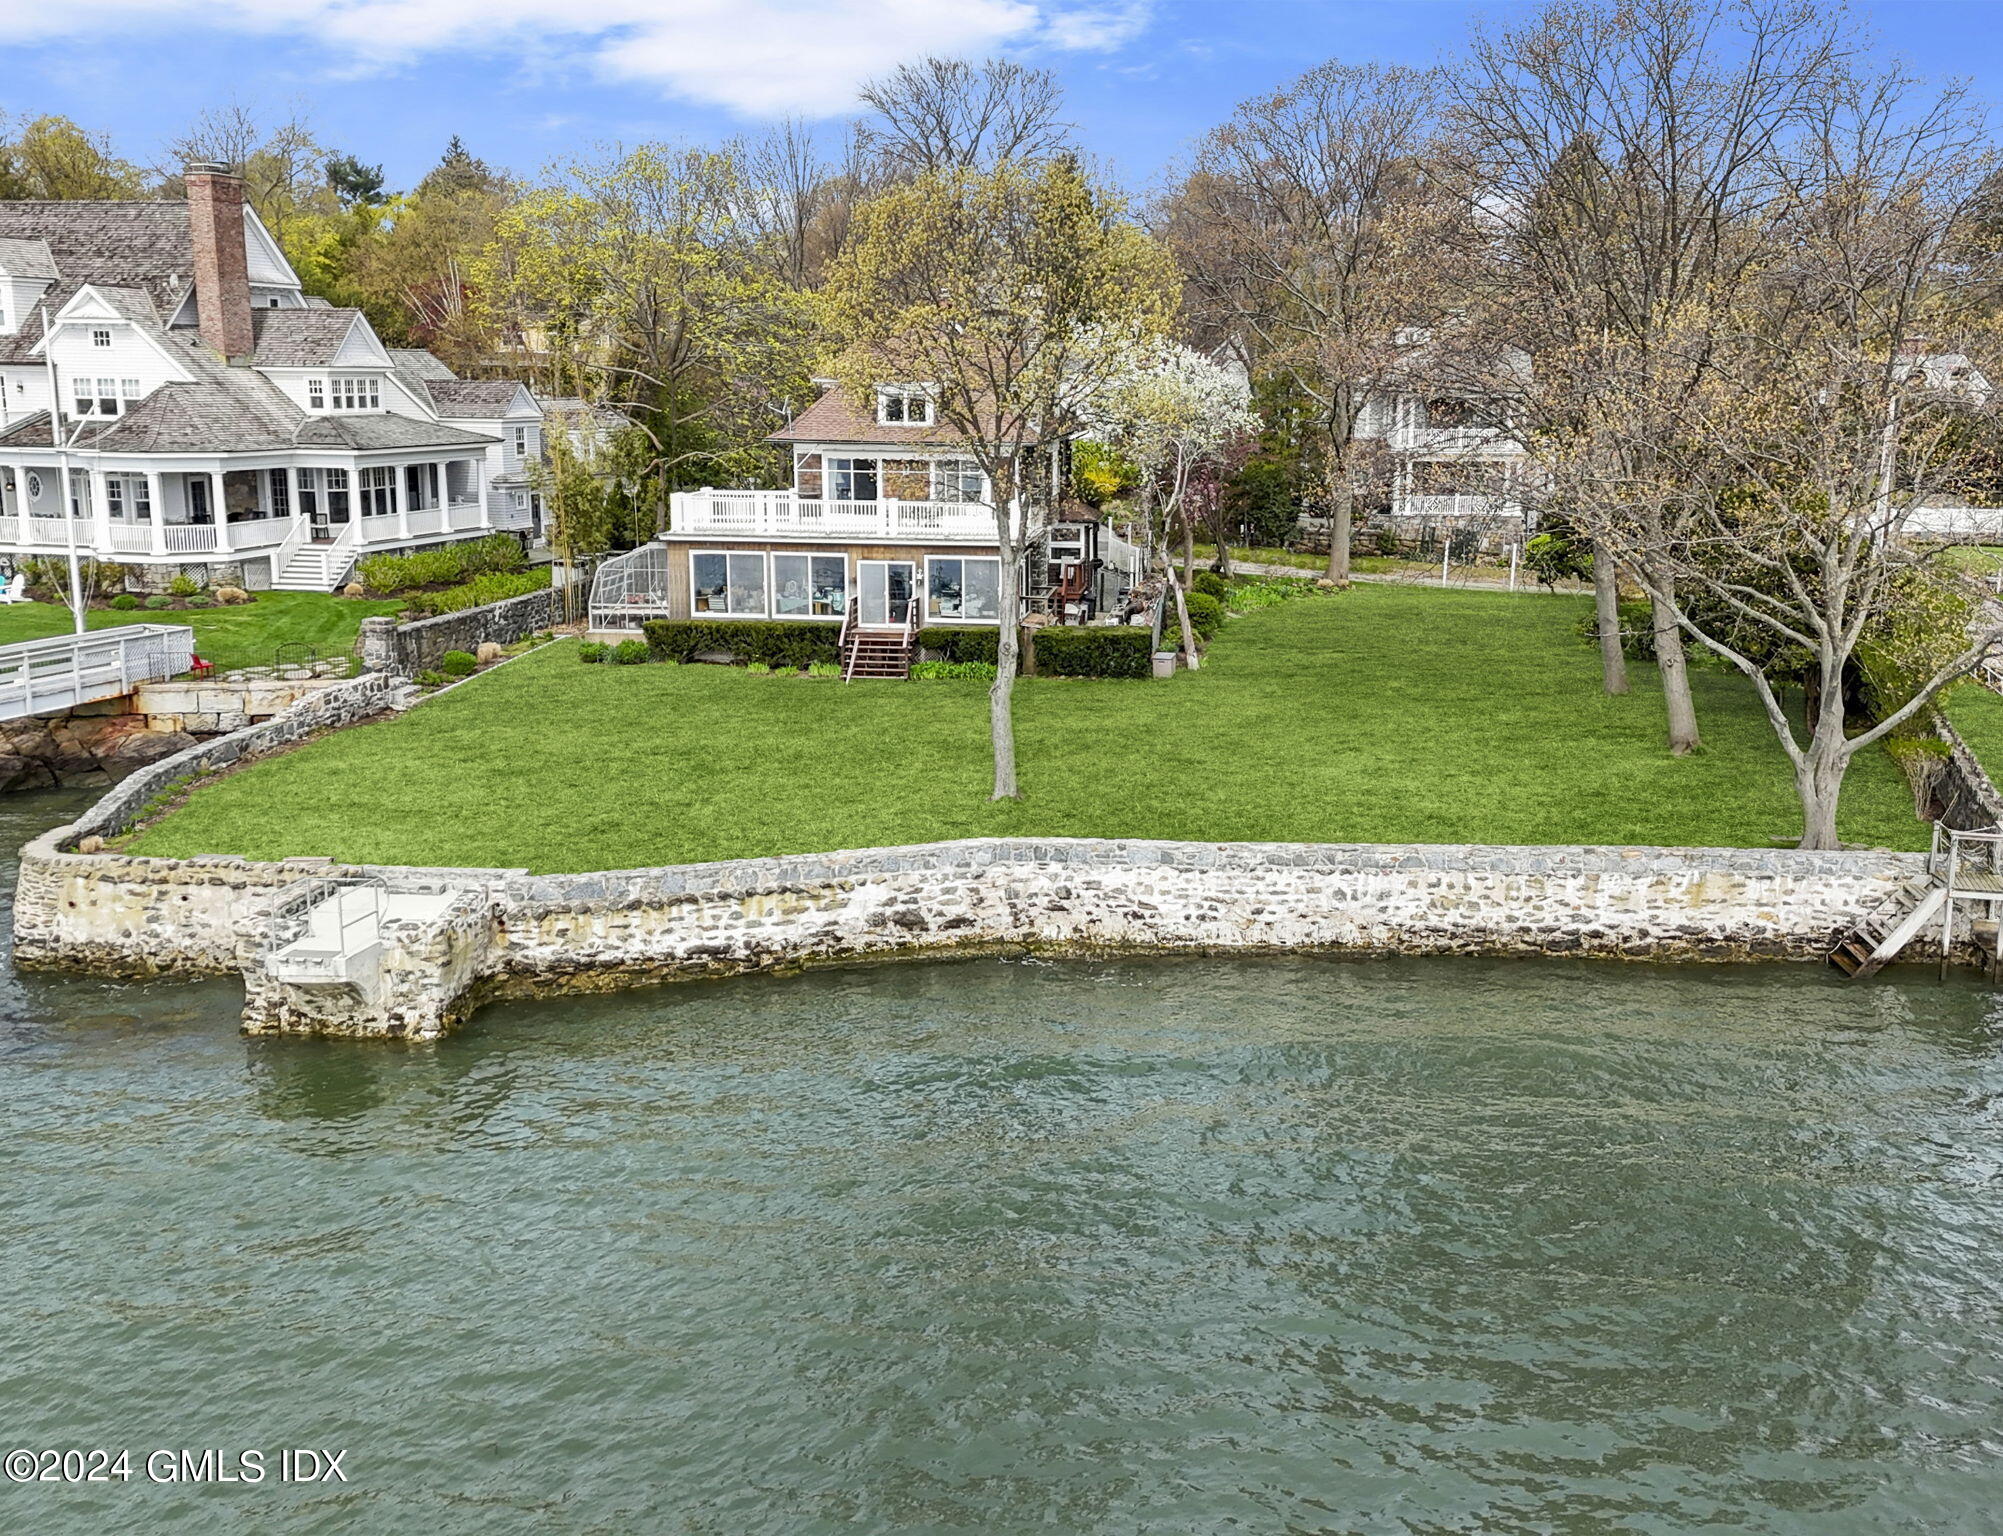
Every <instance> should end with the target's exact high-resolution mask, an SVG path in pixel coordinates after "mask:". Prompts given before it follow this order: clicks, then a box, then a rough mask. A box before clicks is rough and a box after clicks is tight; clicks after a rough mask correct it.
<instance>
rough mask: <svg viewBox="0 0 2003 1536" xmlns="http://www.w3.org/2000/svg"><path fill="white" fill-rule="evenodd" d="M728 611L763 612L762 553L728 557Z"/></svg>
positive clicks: (763, 567)
mask: <svg viewBox="0 0 2003 1536" xmlns="http://www.w3.org/2000/svg"><path fill="white" fill-rule="evenodd" d="M729 596H730V611H731V612H732V613H748V614H763V613H764V612H765V557H764V556H763V555H732V556H731V557H730V594H729Z"/></svg>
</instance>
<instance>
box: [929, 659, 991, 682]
mask: <svg viewBox="0 0 2003 1536" xmlns="http://www.w3.org/2000/svg"><path fill="white" fill-rule="evenodd" d="M911 675H912V676H913V677H916V678H951V679H965V680H967V681H970V682H973V681H978V682H984V683H991V682H993V681H994V680H995V664H994V663H993V662H991V661H917V662H913V663H912V664H911Z"/></svg>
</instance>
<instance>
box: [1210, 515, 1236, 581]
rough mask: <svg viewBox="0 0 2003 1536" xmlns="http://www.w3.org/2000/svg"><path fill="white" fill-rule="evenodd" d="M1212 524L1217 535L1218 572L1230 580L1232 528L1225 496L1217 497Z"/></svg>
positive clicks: (1211, 519)
mask: <svg viewBox="0 0 2003 1536" xmlns="http://www.w3.org/2000/svg"><path fill="white" fill-rule="evenodd" d="M1210 526H1211V528H1212V529H1213V530H1215V532H1216V537H1217V574H1218V575H1219V576H1222V577H1224V578H1225V579H1227V580H1229V579H1230V576H1231V529H1230V526H1229V523H1228V522H1227V520H1226V518H1225V516H1224V498H1223V497H1221V496H1220V497H1219V498H1218V499H1217V506H1216V509H1215V510H1214V511H1213V512H1212V513H1211V517H1210Z"/></svg>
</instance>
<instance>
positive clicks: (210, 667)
mask: <svg viewBox="0 0 2003 1536" xmlns="http://www.w3.org/2000/svg"><path fill="white" fill-rule="evenodd" d="M215 669H216V664H215V663H214V662H213V661H204V660H202V658H201V657H199V656H197V657H196V658H195V664H194V665H193V666H192V667H190V668H188V670H189V671H190V672H192V673H194V674H195V676H197V677H207V676H208V675H209V674H210V673H211V672H213V671H215Z"/></svg>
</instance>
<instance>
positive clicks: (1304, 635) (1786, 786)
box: [137, 587, 1924, 871]
mask: <svg viewBox="0 0 2003 1536" xmlns="http://www.w3.org/2000/svg"><path fill="white" fill-rule="evenodd" d="M1585 610H1586V603H1585V602H1584V601H1582V600H1576V599H1571V598H1557V597H1554V598H1548V599H1544V600H1541V601H1535V602H1531V601H1525V600H1522V599H1518V598H1511V597H1508V596H1502V595H1495V594H1487V593H1468V592H1451V591H1450V592H1440V591H1425V590H1413V589H1406V588H1400V587H1369V588H1356V589H1353V590H1351V591H1349V592H1347V593H1343V594H1341V595H1337V596H1319V597H1314V598H1309V599H1303V600H1300V601H1297V602H1293V603H1288V604H1284V605H1282V606H1279V607H1276V608H1270V609H1266V610H1262V611H1259V612H1256V613H1251V614H1247V615H1244V616H1242V617H1240V618H1237V619H1234V620H1233V621H1232V622H1231V623H1230V624H1229V625H1228V626H1227V627H1226V629H1225V630H1224V632H1223V634H1222V635H1221V636H1220V638H1219V639H1218V641H1217V643H1216V645H1215V646H1214V648H1213V649H1212V651H1211V654H1210V658H1209V661H1208V663H1207V664H1206V666H1205V667H1204V669H1203V670H1202V671H1201V672H1199V673H1196V674H1194V675H1190V674H1183V675H1180V676H1178V677H1177V678H1175V679H1174V680H1173V681H1172V682H1166V683H1156V682H1087V681H1066V680H1061V679H1025V680H1024V682H1023V684H1022V687H1021V688H1020V690H1019V691H1018V694H1017V698H1018V701H1019V707H1018V716H1019V740H1020V749H1021V757H1022V764H1023V771H1022V778H1023V786H1024V789H1025V790H1026V792H1027V796H1028V798H1027V799H1026V800H1024V801H1022V802H1020V803H1016V804H1008V805H991V804H989V803H988V801H987V799H986V793H987V784H988V755H987V738H986V720H985V707H984V706H985V690H984V688H983V686H982V685H981V684H979V683H962V682H923V683H917V682H914V683H856V684H848V685H844V684H843V683H841V682H840V681H839V680H833V679H804V678H790V677H754V676H751V675H749V674H747V673H745V672H744V671H742V670H740V669H737V668H727V667H708V666H682V667H675V666H665V665H650V666H637V667H607V666H584V665H580V664H579V663H578V661H577V660H576V653H575V650H574V648H573V647H572V646H571V645H569V644H568V643H564V644H559V645H555V646H551V647H548V648H546V649H544V650H542V651H539V652H536V653H534V654H531V655H529V656H527V657H525V658H523V659H522V660H520V661H517V662H513V663H511V664H509V665H508V666H506V667H503V668H501V669H499V670H498V671H495V672H493V673H491V674H489V675H486V676H483V677H480V678H476V679H475V680H474V681H473V682H471V683H469V684H468V685H466V686H465V687H463V688H460V689H457V690H456V691H454V692H452V693H450V694H447V695H445V696H443V697H442V698H440V699H438V700H437V701H436V702H434V703H430V704H426V705H424V706H422V707H420V708H419V709H417V710H414V711H412V712H411V713H410V714H408V715H405V716H402V717H400V718H397V719H394V720H389V721H385V722H382V723H379V724H371V725H366V726H360V727H357V728H355V729H353V730H349V731H343V732H340V733H337V734H335V735H332V736H329V737H326V738H324V739H322V740H320V741H318V742H315V743H312V744H311V745H309V746H307V747H305V748H303V749H301V750H299V751H297V752H294V753H291V754H288V755H285V756H282V757H277V758H272V759H269V760H267V761H265V762H262V763H259V764H257V765H256V766H254V767H252V768H249V769H247V770H245V771H244V772H242V773H239V774H236V775H234V776H232V777H229V778H226V779H224V780H222V781H220V782H218V783H216V784H213V785H210V786H208V787H205V788H203V789H200V790H198V791H197V792H196V793H195V794H194V795H193V797H192V798H191V799H190V800H189V802H188V803H187V805H186V806H185V807H183V808H182V809H181V810H179V811H177V812H175V813H174V814H173V815H171V816H169V817H168V818H167V819H166V820H164V821H163V822H161V823H160V824H159V825H157V826H155V827H152V828H150V829H148V830H146V831H145V832H144V833H142V834H141V836H140V838H139V839H138V842H137V848H138V851H140V852H144V853H156V854H192V853H236V854H243V855H247V856H249V857H252V858H276V857H279V856H282V855H286V854H330V855H333V856H334V857H336V858H340V859H345V860H354V861H370V862H382V863H401V864H453V865H500V866H510V865H521V866H527V867H528V868H530V869H534V870H538V871H560V870H588V869H599V868H618V867H622V866H634V865H646V864H660V863H679V862H684V861H692V860H703V859H721V858H737V857H745V856H749V855H756V854H768V853H790V852H810V851H817V850H826V849H834V848H855V847H867V846H873V845H880V844H889V843H905V842H919V841H925V840H929V839H934V838H946V837H964V836H979V835H998V834H1010V833H1019V834H1037V835H1057V836H1067V835H1068V836H1100V837H1152V838H1188V839H1198V840H1206V841H1211V840H1215V841H1222V840H1239V839H1245V840H1254V841H1318V842H1351V841H1354V842H1493V843H1580V842H1583V843H1667V844H1687V845H1695V844H1728V845H1739V846H1755V847H1757V846H1763V845H1767V844H1769V843H1770V842H1772V841H1773V840H1774V839H1775V838H1789V837H1792V836H1793V835H1795V834H1796V833H1797V832H1798V830H1799V815H1798V811H1797V808H1796V802H1795V799H1794V794H1793V789H1792V786H1791V784H1790V781H1789V778H1788V775H1787V773H1786V771H1785V766H1784V760H1783V759H1782V757H1781V755H1780V751H1779V749H1778V747H1777V746H1776V745H1775V743H1774V742H1773V740H1772V738H1771V736H1770V734H1769V731H1768V727H1767V725H1766V724H1765V722H1764V720H1763V719H1762V718H1761V716H1760V714H1759V712H1758V710H1757V708H1756V706H1755V704H1754V702H1753V699H1752V696H1751V694H1750V691H1749V690H1748V689H1746V688H1745V686H1744V685H1743V684H1742V683H1741V682H1740V681H1739V680H1738V679H1736V678H1735V677H1732V676H1728V675H1725V674H1722V673H1700V674H1699V675H1698V676H1697V677H1696V679H1695V687H1696V693H1697V705H1698V713H1699V715H1700V718H1701V720H1702V723H1703V728H1704V732H1705V736H1706V739H1707V741H1708V743H1709V746H1708V748H1707V750H1706V751H1705V752H1703V753H1702V754H1700V755H1697V756H1694V757H1691V758H1685V759H1682V760H1676V759H1672V758H1670V757H1669V756H1668V755H1667V754H1666V753H1665V752H1664V750H1663V747H1662V712H1661V702H1660V699H1659V697H1658V695H1657V693H1656V691H1655V686H1654V682H1653V678H1652V675H1651V674H1650V673H1649V672H1647V670H1646V669H1639V668H1638V669H1637V673H1636V687H1635V691H1634V692H1633V693H1632V694H1630V695H1628V696H1627V697H1625V698H1618V699H1613V698H1608V697H1606V696H1605V695H1604V694H1602V693H1601V692H1600V691H1599V688H1598V681H1597V672H1596V667H1595V655H1594V652H1593V649H1592V647H1591V646H1589V645H1586V644H1585V643H1583V642H1581V641H1580V640H1579V639H1578V637H1577V636H1576V635H1575V634H1574V633H1573V626H1574V625H1575V624H1576V623H1577V621H1578V619H1579V618H1580V617H1581V615H1582V614H1583V613H1584V612H1585ZM1843 808H1844V815H1843V830H1844V835H1845V837H1846V838H1848V839H1850V840H1853V841H1856V842H1862V843H1870V844H1881V845H1888V846H1894V847H1902V848H1911V847H1918V846H1921V845H1922V844H1923V842H1924V835H1923V834H1924V828H1923V827H1922V826H1921V824H1920V823H1919V822H1917V821H1916V820H1915V819H1914V817H1913V811H1912V802H1911V797H1910V795H1909V794H1908V793H1907V790H1906V787H1905V783H1904V780H1903V779H1902V778H1901V777H1900V776H1899V774H1898V771H1897V769H1896V768H1895V767H1894V765H1893V764H1892V763H1891V761H1890V760H1889V759H1888V758H1887V757H1886V756H1885V755H1884V754H1883V753H1881V752H1877V751H1872V752H1868V753H1865V754H1864V755H1863V756H1862V758H1860V760H1859V761H1858V762H1857V764H1856V766H1855V767H1854V768H1853V769H1852V770H1851V773H1850V777H1849V781H1848V783H1847V785H1846V787H1845V791H1844V802H1843Z"/></svg>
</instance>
